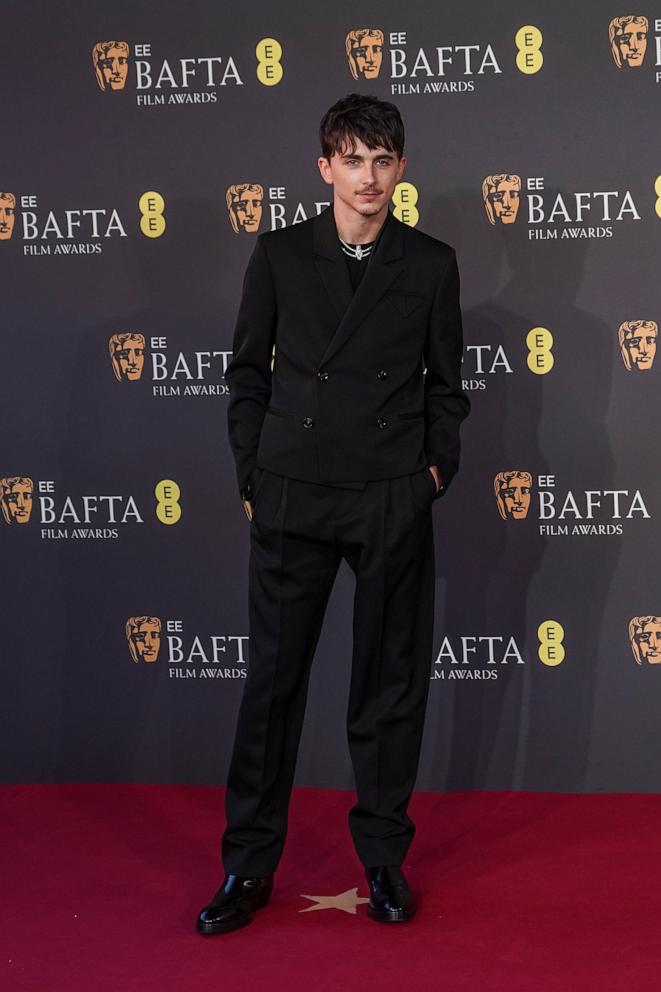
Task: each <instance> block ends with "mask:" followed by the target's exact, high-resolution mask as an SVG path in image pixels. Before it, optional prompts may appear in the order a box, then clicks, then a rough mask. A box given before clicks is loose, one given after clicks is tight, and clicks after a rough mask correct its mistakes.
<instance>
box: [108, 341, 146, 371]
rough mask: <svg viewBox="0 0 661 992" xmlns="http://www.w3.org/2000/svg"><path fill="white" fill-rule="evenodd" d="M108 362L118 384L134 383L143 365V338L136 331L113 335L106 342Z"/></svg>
mask: <svg viewBox="0 0 661 992" xmlns="http://www.w3.org/2000/svg"><path fill="white" fill-rule="evenodd" d="M108 347H109V349H110V361H111V362H112V370H113V372H114V373H115V379H117V381H118V382H135V381H137V380H138V379H139V378H140V376H141V375H142V369H143V366H144V364H145V336H144V334H140V333H139V332H137V331H127V332H126V333H125V334H113V335H112V337H111V338H110V340H109V341H108Z"/></svg>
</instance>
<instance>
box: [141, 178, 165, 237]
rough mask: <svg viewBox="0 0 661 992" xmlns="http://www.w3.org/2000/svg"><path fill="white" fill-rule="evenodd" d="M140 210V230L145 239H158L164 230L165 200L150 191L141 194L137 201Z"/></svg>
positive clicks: (158, 194) (153, 191)
mask: <svg viewBox="0 0 661 992" xmlns="http://www.w3.org/2000/svg"><path fill="white" fill-rule="evenodd" d="M138 206H139V208H140V213H141V215H142V216H141V217H140V230H141V231H142V233H143V234H144V236H145V237H146V238H160V236H161V234H162V233H163V231H164V230H165V217H164V216H163V211H164V210H165V200H164V199H163V197H162V196H161V194H160V193H157V192H155V190H151V191H150V192H149V193H143V194H142V196H141V197H140V199H139V200H138Z"/></svg>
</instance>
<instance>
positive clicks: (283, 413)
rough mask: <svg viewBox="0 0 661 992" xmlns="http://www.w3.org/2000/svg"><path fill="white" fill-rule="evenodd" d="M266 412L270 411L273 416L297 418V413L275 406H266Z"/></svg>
mask: <svg viewBox="0 0 661 992" xmlns="http://www.w3.org/2000/svg"><path fill="white" fill-rule="evenodd" d="M266 412H267V413H272V414H273V415H274V416H275V417H289V418H290V419H291V420H297V419H298V416H299V415H298V414H297V413H292V411H291V410H282V409H280V407H277V406H267V408H266Z"/></svg>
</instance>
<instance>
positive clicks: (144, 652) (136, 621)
mask: <svg viewBox="0 0 661 992" xmlns="http://www.w3.org/2000/svg"><path fill="white" fill-rule="evenodd" d="M126 640H127V641H128V645H129V651H130V652H131V657H132V658H133V661H134V662H135V663H136V664H138V663H139V662H140V661H147V662H153V661H157V660H158V651H159V648H160V646H161V621H160V620H159V618H158V617H129V618H128V620H127V621H126Z"/></svg>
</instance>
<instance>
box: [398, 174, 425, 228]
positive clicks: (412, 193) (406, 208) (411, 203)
mask: <svg viewBox="0 0 661 992" xmlns="http://www.w3.org/2000/svg"><path fill="white" fill-rule="evenodd" d="M392 202H393V203H394V204H395V209H394V210H393V213H394V215H395V217H396V218H397V220H401V222H402V223H403V224H408V225H409V227H415V225H416V224H417V223H418V221H419V220H420V214H419V213H418V208H417V207H416V203H417V202H418V191H417V189H416V188H415V186H414V185H413V183H397V185H396V186H395V189H394V191H393V194H392Z"/></svg>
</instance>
